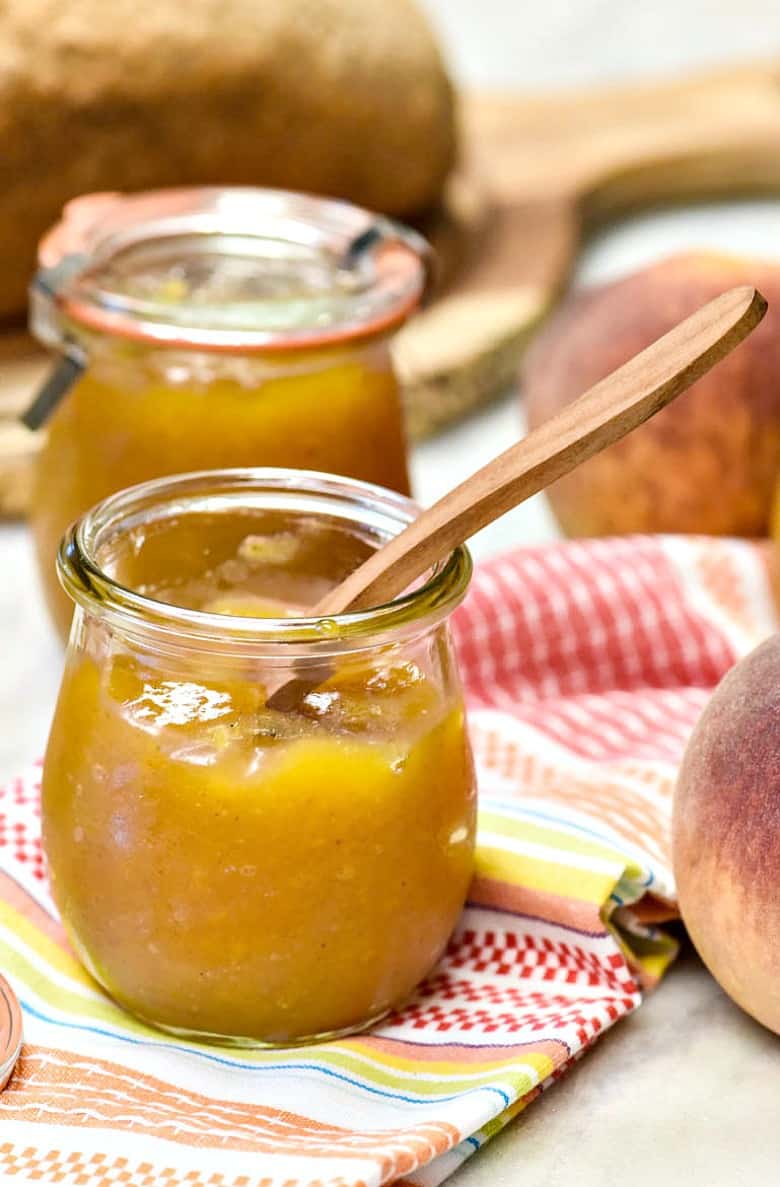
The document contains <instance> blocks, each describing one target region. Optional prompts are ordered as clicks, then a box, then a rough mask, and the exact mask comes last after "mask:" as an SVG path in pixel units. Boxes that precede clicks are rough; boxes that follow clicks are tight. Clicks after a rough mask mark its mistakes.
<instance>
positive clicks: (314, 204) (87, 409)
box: [31, 188, 427, 632]
mask: <svg viewBox="0 0 780 1187" xmlns="http://www.w3.org/2000/svg"><path fill="white" fill-rule="evenodd" d="M426 258H427V249H426V244H425V242H424V240H422V239H420V238H419V237H418V236H417V235H415V234H414V233H413V232H410V231H408V230H406V229H405V228H401V227H398V226H397V225H396V224H394V223H390V222H388V221H387V220H384V219H382V218H378V217H376V216H374V215H372V214H370V213H368V212H367V211H364V210H360V209H358V208H356V207H354V206H351V205H349V204H346V203H343V202H336V201H331V200H327V199H320V198H314V197H309V196H306V195H302V194H293V193H286V192H282V191H274V190H259V189H242V188H237V189H235V188H234V189H230V188H228V189H218V188H195V189H179V190H161V191H157V192H152V193H146V194H137V195H121V194H91V195H87V196H85V197H82V198H79V199H76V200H75V201H74V202H71V203H70V204H69V205H68V206H67V207H66V209H65V212H64V215H63V218H62V220H61V222H60V223H58V224H57V225H56V226H55V227H54V228H53V229H52V230H51V231H50V232H49V234H48V235H47V236H46V237H45V238H44V239H43V241H42V243H41V248H40V265H41V267H40V271H39V273H38V276H37V277H36V280H35V283H34V285H33V288H32V317H31V320H32V328H33V331H34V332H35V333H36V335H37V336H38V337H39V338H40V339H41V340H42V341H44V342H45V343H46V344H47V345H49V346H52V347H54V348H55V350H57V351H58V352H59V353H60V356H61V357H60V362H59V364H58V366H57V369H56V370H55V373H54V376H53V379H52V381H51V382H50V386H49V392H48V397H49V398H48V399H47V396H46V395H44V398H43V400H42V401H41V402H40V403H39V407H38V411H37V417H38V420H39V421H42V420H43V419H44V417H45V416H48V423H47V429H48V432H47V438H46V442H45V445H44V447H43V449H42V451H41V452H40V454H39V461H38V470H37V480H36V487H35V492H34V498H33V511H32V527H33V533H34V537H35V543H36V549H37V553H38V560H39V567H40V571H41V576H42V580H43V583H44V588H45V591H46V595H47V600H48V602H49V606H50V608H51V611H52V613H53V615H54V618H55V620H56V621H57V624H58V626H59V627H60V629H61V630H62V631H63V632H65V631H66V630H67V627H68V624H69V621H70V615H71V607H70V606H69V604H68V602H67V600H66V599H65V598H64V597H63V595H62V593H61V591H60V590H59V589H58V588H57V583H56V579H55V575H54V557H55V553H56V550H57V544H58V542H59V540H60V538H61V536H62V534H63V532H64V531H65V529H66V527H67V526H68V525H69V524H70V523H71V522H72V521H73V520H74V519H75V518H76V517H78V516H79V515H81V514H82V513H83V512H84V511H85V510H86V509H87V508H88V507H90V506H92V505H93V504H94V503H95V502H97V501H98V500H99V499H102V498H104V497H106V496H107V495H108V494H111V493H113V492H114V491H117V490H120V489H122V488H124V487H127V486H130V485H133V484H135V483H137V482H140V481H143V480H146V479H150V478H156V477H161V476H164V475H167V474H173V473H181V472H184V471H190V470H198V469H203V468H214V467H223V466H242V465H271V466H294V467H301V468H307V469H316V470H325V471H330V472H332V473H338V474H344V475H347V476H350V477H354V478H360V479H363V480H366V481H370V482H373V483H376V484H378V485H380V486H384V487H390V488H393V489H395V490H398V491H400V492H402V493H407V492H408V475H407V469H406V454H405V442H404V432H403V423H402V410H401V404H400V399H399V391H398V384H397V381H396V378H395V375H394V373H393V367H392V362H391V356H390V350H389V344H390V339H391V336H392V334H393V332H394V330H396V329H397V328H398V326H399V325H400V324H401V323H402V322H403V321H404V320H405V319H406V318H407V317H408V316H409V315H410V314H411V313H412V312H413V310H414V309H415V307H416V306H417V305H418V303H419V301H420V299H421V297H422V295H423V291H424V289H425V284H426ZM52 395H55V396H56V397H57V398H56V402H55V399H52V398H51V397H52ZM35 415H36V414H35V411H34V416H33V419H34V418H35Z"/></svg>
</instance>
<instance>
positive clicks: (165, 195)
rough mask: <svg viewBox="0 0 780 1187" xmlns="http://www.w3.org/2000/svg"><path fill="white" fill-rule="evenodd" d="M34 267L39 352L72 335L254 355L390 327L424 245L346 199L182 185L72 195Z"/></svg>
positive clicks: (426, 251)
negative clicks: (83, 331)
mask: <svg viewBox="0 0 780 1187" xmlns="http://www.w3.org/2000/svg"><path fill="white" fill-rule="evenodd" d="M38 261H39V271H38V273H37V274H36V277H35V279H34V281H33V284H32V286H31V294H30V295H31V307H30V321H31V327H32V330H33V332H34V333H35V334H36V335H37V336H38V337H39V338H40V339H42V340H43V341H44V342H46V343H47V344H48V345H54V346H62V345H63V342H64V339H65V338H66V337H67V336H68V335H69V334H70V335H71V336H72V335H73V333H74V332H75V333H76V334H78V331H79V329H81V328H83V329H86V330H88V331H90V330H91V331H96V332H98V333H108V334H111V335H115V336H119V337H122V338H126V339H131V340H134V341H136V342H141V343H146V344H148V345H152V346H155V345H156V346H160V347H168V348H174V349H182V348H183V349H198V350H207V351H247V352H254V351H284V350H293V349H300V348H302V347H320V346H328V345H331V344H334V343H340V342H341V343H343V342H345V341H350V340H353V339H357V338H364V337H368V336H374V335H376V334H379V333H383V332H385V331H387V330H389V329H391V328H392V327H393V326H396V325H398V324H399V323H401V322H402V321H404V320H405V319H406V318H407V317H408V316H409V314H410V313H411V312H412V311H413V310H414V308H415V307H416V306H417V305H418V304H419V303H420V301H421V299H422V298H423V295H424V293H425V290H426V287H427V285H428V282H429V280H430V266H431V250H430V247H429V245H428V243H427V242H426V240H425V239H424V238H423V237H422V236H421V235H419V234H417V232H415V231H412V230H411V229H410V228H408V227H405V226H402V225H401V224H399V223H396V222H393V221H391V220H390V219H387V218H385V217H383V216H379V215H376V214H373V213H372V212H370V211H368V210H365V209H363V208H361V207H358V206H354V205H352V204H351V203H349V202H344V201H340V200H337V199H334V198H323V197H317V196H313V195H309V194H301V193H295V192H293V191H287V190H275V189H263V188H260V187H250V186H223V187H218V186H191V187H182V188H178V189H161V190H149V191H146V192H142V193H137V194H123V193H94V194H85V195H82V196H81V197H79V198H75V199H73V200H72V201H70V202H69V203H67V205H66V206H65V208H64V210H63V214H62V217H61V219H60V221H59V222H58V223H56V224H55V225H54V226H53V227H52V228H51V229H50V230H49V231H48V232H47V233H46V234H45V235H44V237H43V238H42V240H41V242H40V244H39V248H38ZM177 277H178V279H176V278H177ZM171 285H173V286H174V288H175V290H176V294H177V295H175V296H174V295H172V293H173V289H171V287H170V286H171ZM296 286H297V287H296Z"/></svg>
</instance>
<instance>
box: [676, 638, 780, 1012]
mask: <svg viewBox="0 0 780 1187" xmlns="http://www.w3.org/2000/svg"><path fill="white" fill-rule="evenodd" d="M672 836H673V853H674V872H675V877H676V879H677V892H678V896H679V902H680V910H681V912H682V917H683V920H684V922H685V925H686V927H687V928H688V932H689V934H690V936H691V939H692V940H693V942H694V944H695V945H696V948H697V949H698V951H699V955H700V956H701V958H702V960H703V961H704V963H705V964H706V965H707V967H708V969H709V970H710V972H711V973H712V975H713V976H714V977H715V978H716V980H717V981H719V982H720V984H721V986H722V987H723V989H725V991H726V993H728V994H729V995H730V996H731V997H732V998H733V999H734V1001H735V1002H736V1003H737V1004H738V1005H739V1006H741V1007H742V1009H743V1010H746V1011H747V1013H748V1014H752V1016H753V1017H754V1018H756V1019H757V1020H758V1021H759V1022H761V1023H763V1024H764V1026H767V1027H769V1029H770V1030H773V1031H775V1032H776V1033H777V1034H780V635H774V636H773V637H772V638H771V639H768V640H767V641H766V642H765V643H762V644H761V646H760V647H757V648H756V650H755V651H753V652H751V653H750V655H748V656H746V657H745V659H743V660H742V661H741V662H740V663H739V664H737V666H736V667H735V668H733V669H732V671H731V672H730V673H729V674H728V675H727V676H726V677H725V679H724V680H723V681H722V682H721V684H720V685H719V686H718V688H717V689H716V691H715V693H714V695H713V697H712V700H711V701H710V703H709V704H708V706H707V708H706V709H705V711H704V713H703V715H702V717H701V718H700V720H699V722H698V724H697V726H696V728H695V730H694V731H693V734H692V735H691V739H690V742H689V744H688V748H687V750H686V753H685V759H684V761H683V765H682V768H681V770H680V777H679V780H678V784H677V790H676V794H675V802H674V817H673V823H672Z"/></svg>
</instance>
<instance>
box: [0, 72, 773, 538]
mask: <svg viewBox="0 0 780 1187" xmlns="http://www.w3.org/2000/svg"><path fill="white" fill-rule="evenodd" d="M462 122H463V146H464V147H463V158H462V161H461V165H460V167H459V169H458V171H457V172H456V174H455V176H454V177H453V178H452V181H451V183H450V186H449V189H448V193H447V195H446V198H445V201H444V202H443V204H442V208H441V210H439V211H438V212H436V213H435V214H434V215H433V216H431V218H430V219H428V220H427V222H426V223H425V224H424V225H423V229H424V230H425V231H426V232H427V233H428V234H429V236H430V237H431V239H432V240H433V241H434V243H435V245H436V246H437V248H438V250H439V252H440V255H441V258H442V265H443V268H442V271H443V285H442V289H441V292H440V294H439V295H438V297H437V299H436V300H435V301H434V302H433V303H432V305H431V306H430V307H429V308H428V309H427V310H426V311H425V312H424V313H422V314H421V315H420V316H419V317H417V318H416V319H415V320H414V321H413V322H412V323H410V325H409V326H408V327H407V328H406V329H405V330H404V331H403V332H402V333H401V335H400V336H399V339H398V345H397V363H398V367H399V370H400V373H401V376H402V379H403V383H404V393H405V399H406V402H407V409H408V419H409V426H410V430H411V433H412V435H413V436H414V437H422V436H425V435H427V434H429V433H431V432H434V431H435V430H436V429H437V428H439V427H441V426H442V425H444V424H446V423H448V422H450V421H452V420H454V419H456V418H458V417H460V416H462V415H463V414H464V413H466V412H467V411H469V410H471V409H473V408H475V407H478V406H479V405H480V404H482V403H484V402H486V401H487V400H489V399H491V398H492V397H493V396H494V395H496V393H498V392H500V391H501V390H502V389H503V388H505V387H506V386H507V385H508V384H509V383H510V382H511V381H512V379H513V378H514V376H515V374H516V370H517V366H518V363H519V360H520V357H521V354H522V351H523V347H524V345H525V342H526V340H527V338H528V336H529V333H530V332H531V331H532V330H533V328H534V327H535V326H536V325H537V323H538V322H539V320H540V319H541V318H542V317H543V316H544V315H545V314H546V313H547V311H548V310H549V309H550V308H551V306H552V305H553V304H554V302H555V300H556V299H557V297H558V295H559V294H560V293H561V291H562V290H563V288H564V286H565V284H566V281H567V278H568V276H569V273H570V271H571V269H572V265H573V264H574V261H575V260H576V256H577V252H578V250H579V248H580V245H581V243H582V241H583V238H584V236H585V235H586V233H587V231H588V230H589V229H590V228H591V227H593V226H594V225H595V224H598V223H603V222H604V221H606V220H609V219H610V218H613V217H615V216H617V215H621V214H623V213H625V212H627V211H630V210H632V209H637V208H639V207H642V206H647V205H653V204H657V203H666V202H672V201H675V202H679V201H692V200H696V199H701V198H705V197H714V196H726V195H744V194H755V193H775V192H778V193H780V63H778V64H775V63H772V62H767V63H759V64H753V65H748V66H743V67H739V68H730V69H722V70H718V71H713V72H709V73H706V74H702V75H699V76H697V77H694V78H689V79H685V80H680V81H672V82H668V81H667V82H664V83H661V84H647V85H642V86H630V87H615V88H610V89H609V90H592V91H584V92H583V91H571V92H565V93H556V94H550V95H543V96H530V95H523V94H512V95H509V94H505V95H482V94H478V95H470V96H467V97H466V98H465V99H464V101H463V105H462ZM45 367H46V364H45V360H43V358H42V356H41V355H40V354H39V353H38V352H37V350H36V348H35V347H34V346H33V344H32V343H31V342H30V341H29V339H27V338H26V337H25V335H24V334H23V333H21V332H20V331H19V330H16V331H14V330H9V331H8V332H6V333H5V334H4V335H0V510H2V511H4V512H5V513H6V514H20V513H22V512H23V511H24V507H25V505H26V502H27V498H28V494H29V475H30V469H31V461H32V457H33V454H34V451H35V448H36V444H37V442H36V440H35V438H34V437H33V435H32V434H29V433H27V431H26V430H24V429H23V428H21V427H20V426H17V425H16V424H15V423H13V422H12V418H14V417H15V416H16V415H17V414H18V411H19V410H20V409H21V408H22V407H23V406H24V404H25V403H26V402H27V400H28V399H29V397H30V394H31V392H32V391H33V389H34V387H35V385H36V383H37V382H38V381H39V380H40V378H41V376H42V374H43V373H44V372H45Z"/></svg>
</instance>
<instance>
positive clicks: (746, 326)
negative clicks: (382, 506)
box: [312, 286, 767, 615]
mask: <svg viewBox="0 0 780 1187" xmlns="http://www.w3.org/2000/svg"><path fill="white" fill-rule="evenodd" d="M766 308H767V303H766V301H765V300H764V298H763V297H762V295H761V294H760V293H759V292H758V291H757V290H756V289H754V288H751V287H750V286H744V287H740V288H734V289H730V290H729V291H728V292H725V293H723V294H721V296H719V297H716V298H715V300H714V301H710V302H709V303H708V304H706V305H703V306H702V307H701V309H699V310H697V312H696V313H694V314H693V315H692V316H691V317H688V318H686V319H685V321H682V322H680V323H679V325H677V326H675V327H674V329H673V330H670V331H669V333H668V334H664V336H663V337H662V338H659V339H658V340H657V341H656V342H654V343H653V344H652V345H651V346H648V347H647V349H646V350H643V351H641V353H640V354H637V355H635V356H634V357H633V358H632V359H630V360H629V362H627V363H625V364H624V366H622V367H619V368H618V369H617V370H616V371H613V372H612V373H611V374H610V375H608V376H607V377H606V378H605V379H602V380H601V381H600V382H599V383H597V384H596V385H595V386H594V387H592V388H590V389H589V390H588V391H587V392H585V394H584V395H582V396H580V397H579V398H578V399H576V400H574V401H573V403H571V404H569V405H567V407H565V408H564V409H563V410H562V411H561V412H559V413H558V414H557V416H554V417H552V418H551V419H550V420H548V421H546V422H545V423H544V424H542V425H540V426H539V427H538V428H537V429H535V430H534V431H533V432H532V433H529V434H528V436H527V437H525V438H523V440H521V441H519V442H518V443H517V444H516V445H512V446H511V447H510V448H509V449H507V450H506V451H505V452H504V453H502V454H500V455H499V456H498V457H497V458H494V460H493V461H491V462H489V463H488V464H487V465H486V466H483V467H482V469H481V470H477V472H476V473H475V474H472V475H471V477H470V478H467V479H466V480H465V482H462V483H461V484H460V486H457V487H455V489H454V490H451V491H450V492H449V493H448V494H446V495H444V497H443V498H441V499H439V500H438V502H436V503H434V504H433V506H432V507H429V508H428V510H427V511H423V512H422V514H421V515H420V516H419V517H418V518H417V519H416V520H415V521H414V522H413V523H411V524H410V525H409V526H408V527H407V528H405V529H404V531H403V532H401V534H400V535H398V536H395V537H394V538H393V539H392V540H390V541H389V542H388V543H387V544H385V545H384V546H383V547H382V548H380V549H379V550H378V551H377V552H375V553H372V555H371V556H370V557H369V558H368V560H366V561H365V562H364V563H363V564H362V565H360V567H359V568H357V569H355V570H354V572H352V573H351V574H350V575H349V576H348V577H347V578H346V579H345V580H344V581H342V583H341V584H340V585H338V586H337V587H336V588H335V589H333V590H331V592H330V593H328V594H327V595H326V597H324V598H323V599H322V601H320V602H319V603H318V604H317V606H316V607H315V609H314V610H313V611H312V613H313V614H318V615H330V614H341V613H343V612H344V611H346V610H357V609H360V608H362V607H368V606H378V605H381V604H382V603H384V602H388V601H390V600H391V599H392V598H394V597H397V596H398V595H399V594H400V593H402V592H403V591H404V590H405V589H407V588H408V586H409V585H410V584H411V583H412V582H413V581H415V580H416V579H417V578H419V577H421V576H422V574H423V573H425V572H426V571H427V570H428V569H429V568H430V567H431V565H433V564H435V563H436V562H437V561H440V560H442V559H443V558H444V557H445V556H447V555H448V554H449V553H450V552H451V551H452V549H453V548H455V547H456V546H457V545H458V544H462V543H463V542H464V541H466V540H468V539H469V537H471V536H473V535H474V533H475V532H478V531H479V530H480V528H484V527H485V526H486V525H487V524H489V523H492V522H493V520H494V519H498V518H499V516H501V515H503V514H504V513H505V512H506V511H509V510H510V508H512V507H516V506H517V505H518V504H519V503H522V502H523V500H524V499H527V498H530V496H531V495H534V494H536V493H537V492H538V491H540V490H544V488H545V487H547V486H549V485H550V483H552V482H555V480H556V479H558V478H561V477H562V476H563V475H564V474H567V473H568V472H569V471H570V470H573V469H574V468H575V466H578V465H579V464H580V462H584V461H585V460H586V459H587V458H589V457H592V456H593V454H595V453H598V452H599V450H601V449H604V447H605V446H607V445H611V444H612V443H613V442H614V441H618V440H619V439H620V438H621V437H624V436H625V435H626V433H628V432H630V431H631V429H634V428H636V426H637V425H640V424H642V422H643V421H645V420H647V419H648V418H649V417H651V416H653V415H654V413H656V412H658V411H659V410H660V409H661V408H664V407H665V406H666V405H667V404H669V403H671V401H672V400H673V399H674V398H675V397H676V396H679V395H680V393H681V392H683V391H685V390H686V388H688V387H690V385H691V384H692V383H694V382H695V381H696V380H697V379H699V378H700V376H702V375H704V374H705V372H706V371H709V369H710V368H711V367H713V366H714V365H715V363H717V362H718V361H719V360H720V359H722V358H723V357H724V356H725V355H727V354H728V353H729V352H730V351H731V350H733V349H734V347H735V346H737V345H738V344H739V343H740V342H741V341H742V340H743V338H746V337H747V335H748V334H749V333H750V332H751V330H753V329H754V328H755V326H757V325H758V323H759V322H760V321H761V319H762V317H763V316H764V314H765V312H766Z"/></svg>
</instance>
